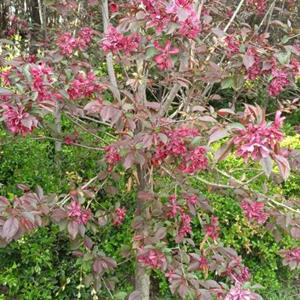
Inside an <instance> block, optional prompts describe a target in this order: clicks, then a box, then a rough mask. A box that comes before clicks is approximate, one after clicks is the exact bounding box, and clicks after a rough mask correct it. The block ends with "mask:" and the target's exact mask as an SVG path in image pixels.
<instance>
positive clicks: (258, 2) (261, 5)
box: [247, 0, 267, 15]
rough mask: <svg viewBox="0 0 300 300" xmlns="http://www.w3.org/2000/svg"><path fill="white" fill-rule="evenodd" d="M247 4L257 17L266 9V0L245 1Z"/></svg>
mask: <svg viewBox="0 0 300 300" xmlns="http://www.w3.org/2000/svg"><path fill="white" fill-rule="evenodd" d="M247 4H248V5H250V6H252V7H254V8H255V9H256V10H257V13H258V14H259V15H260V14H262V13H264V11H265V10H266V8H267V1H266V0H247Z"/></svg>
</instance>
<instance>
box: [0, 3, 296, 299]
mask: <svg viewBox="0 0 300 300" xmlns="http://www.w3.org/2000/svg"><path fill="white" fill-rule="evenodd" d="M78 3H79V4H80V2H76V1H63V3H62V4H59V5H58V7H55V5H54V6H52V9H58V11H59V12H60V13H63V15H64V18H62V21H61V22H60V23H59V24H58V25H57V27H58V28H55V29H56V30H53V29H52V30H50V29H49V32H48V39H50V41H51V42H49V41H48V43H44V44H42V47H41V46H40V51H39V52H38V54H36V55H28V54H24V53H22V55H21V56H18V57H15V58H14V59H12V60H7V66H8V67H9V68H7V71H5V72H2V73H1V78H2V87H1V89H0V97H1V115H2V121H3V124H4V126H5V127H6V128H7V130H8V132H10V133H11V134H12V135H19V136H27V135H33V136H34V135H35V132H36V131H37V130H38V128H47V126H49V121H47V122H46V121H45V120H46V119H47V118H46V115H47V114H52V115H53V116H54V119H55V121H54V123H55V124H54V125H55V126H54V130H53V136H52V137H45V138H51V139H53V140H55V141H56V142H57V143H59V144H60V145H64V146H66V147H85V148H88V149H90V150H91V151H99V152H100V151H101V152H102V153H103V160H102V162H101V163H102V169H101V171H99V173H98V174H95V177H94V178H90V179H88V180H87V182H86V183H85V184H84V185H83V186H81V187H78V188H76V189H74V190H71V191H70V192H69V194H65V195H44V193H43V191H42V188H40V187H39V188H37V190H36V191H31V190H30V189H29V188H28V187H27V186H25V185H22V184H21V183H20V185H19V187H20V189H22V191H23V195H22V196H21V197H16V198H15V199H14V200H13V201H9V200H8V199H6V198H5V197H3V196H2V197H1V198H0V242H1V245H3V246H5V245H7V244H8V243H10V242H12V241H13V240H16V239H18V238H20V237H22V236H23V235H24V234H26V233H28V232H30V231H32V230H34V229H35V228H37V227H40V226H44V225H46V224H48V223H49V222H54V223H57V224H59V226H60V228H61V230H65V231H66V232H67V234H68V235H69V237H70V239H71V240H72V241H73V243H74V242H76V244H77V245H78V248H77V250H76V251H75V254H76V257H77V259H78V260H84V261H85V263H86V264H88V265H89V269H88V270H89V274H88V275H87V277H86V279H85V283H86V284H87V285H88V286H91V287H93V291H94V292H93V293H94V294H93V297H94V298H93V299H98V298H97V297H98V296H97V290H99V289H101V288H103V289H109V290H113V289H114V285H113V281H112V280H111V276H112V274H113V272H114V269H116V268H117V266H118V263H119V262H117V261H115V260H114V259H113V258H111V257H108V256H107V255H106V254H105V253H104V252H103V251H102V250H101V245H96V244H95V243H94V242H93V236H95V235H96V234H97V232H100V231H101V230H102V228H103V227H104V226H109V225H113V226H115V227H116V228H118V227H120V226H122V223H123V221H124V219H125V218H130V219H131V220H132V229H133V236H132V243H131V247H130V251H129V254H128V256H127V257H129V258H130V259H132V260H133V261H134V262H135V283H134V291H133V292H132V293H131V294H130V295H129V299H131V300H133V299H141V300H147V299H150V298H149V297H150V285H151V283H150V274H151V271H152V270H159V271H160V272H161V273H162V274H164V275H165V276H166V278H167V280H168V282H169V286H170V290H171V292H172V294H174V295H177V296H178V297H180V298H181V299H226V300H233V299H261V297H260V296H259V295H258V294H257V293H256V292H255V291H254V290H253V289H252V287H251V285H250V284H249V282H251V274H250V271H249V269H248V268H247V267H246V266H245V265H244V264H243V261H242V258H241V257H240V256H239V255H238V253H237V252H236V251H235V250H234V249H231V248H228V247H224V246H223V244H222V241H221V239H220V232H221V228H220V225H219V221H218V218H217V217H216V216H215V215H214V212H213V210H212V207H211V203H209V201H208V200H207V199H206V198H205V197H204V196H203V194H202V192H203V191H204V190H202V189H212V188H214V189H215V191H217V192H218V191H221V192H224V191H227V190H229V191H233V192H234V193H235V195H236V201H237V202H239V203H240V207H241V209H242V211H243V213H244V215H245V218H246V219H248V221H249V222H250V223H253V224H258V225H260V226H264V227H265V228H266V229H267V230H269V231H270V232H272V233H273V234H274V236H275V237H276V238H278V239H279V238H280V236H281V235H282V234H283V233H286V234H290V235H291V236H292V237H293V238H294V239H299V238H300V228H299V227H300V218H299V214H300V210H299V202H297V201H296V200H293V199H285V198H283V197H282V196H278V195H274V194H271V193H269V192H265V193H262V192H261V191H257V190H255V189H253V188H252V185H251V183H253V182H255V181H257V180H263V181H268V180H271V178H272V177H274V176H277V180H279V181H280V180H287V179H288V177H289V174H290V172H291V171H293V166H292V168H291V167H290V163H289V162H290V161H295V157H294V156H295V153H294V152H293V151H289V150H288V149H282V148H281V147H280V142H281V141H282V140H283V138H284V133H283V131H282V126H283V122H284V119H285V117H284V114H285V113H287V112H289V111H290V110H291V103H293V107H297V105H296V100H294V99H295V96H294V95H295V93H296V91H297V86H296V84H295V78H296V77H297V76H298V75H299V74H300V63H299V55H300V43H299V44H297V41H296V39H295V37H294V36H295V32H296V29H295V28H294V27H293V23H292V22H293V18H292V16H293V14H294V13H297V11H296V9H295V7H296V5H293V1H287V2H286V3H285V6H284V7H282V4H281V2H280V1H267V0H258V1H251V0H246V1H243V0H240V1H230V2H228V1H223V0H220V1H208V0H201V1H192V0H141V1H138V0H130V1H118V2H109V3H108V1H107V0H102V1H100V2H99V3H98V1H87V6H86V7H85V8H84V9H86V10H87V12H88V16H89V18H86V19H83V20H81V19H80V13H78V11H79V12H80V9H82V8H81V7H80V5H79V4H78ZM287 12H289V15H290V16H291V17H290V19H289V20H287V19H286V17H285V16H286V15H287ZM75 13H76V17H75ZM78 15H79V16H78ZM280 17H281V19H280V20H278V19H277V18H280ZM74 19H76V21H75V22H74ZM298 30H299V29H298ZM5 43H7V41H6V40H3V41H2V52H3V53H2V55H4V56H5V55H6V52H5V51H6V50H5V49H6V48H5ZM40 45H41V44H40ZM99 65H101V66H105V70H106V71H105V72H103V71H99ZM228 90H229V91H232V95H231V99H230V101H226V99H225V98H226V96H225V93H224V91H228ZM258 91H260V93H262V94H263V95H264V97H265V99H267V100H266V102H264V103H261V105H260V106H259V105H257V104H256V102H257V101H256V100H257V95H258ZM282 95H284V100H285V102H284V101H283V98H282V97H283V96H282ZM271 101H272V102H273V103H274V102H276V103H277V108H278V110H277V111H276V112H275V113H272V112H270V111H268V103H270V102H271ZM61 115H64V116H66V117H67V118H69V119H70V120H72V121H73V123H74V126H75V127H77V129H76V133H74V135H67V136H66V135H64V133H63V131H62V130H61V119H60V118H61ZM52 128H53V127H52ZM103 128H104V129H103ZM103 130H105V132H106V133H107V136H108V137H109V138H108V139H103V138H102V136H101V135H100V132H103ZM81 131H84V132H85V133H88V134H90V136H91V138H92V139H93V142H91V144H89V145H87V144H81V143H80V132H81ZM108 141H109V143H108ZM58 150H59V147H58ZM229 154H234V155H235V156H236V157H238V158H240V159H241V160H243V162H244V166H245V168H247V167H248V166H251V167H253V169H254V170H256V174H255V176H253V177H251V178H242V179H241V178H237V177H236V175H235V174H232V173H228V172H227V170H223V169H222V168H221V167H219V164H220V162H221V161H222V160H224V159H226V157H227V156H228V155H229ZM293 155H294V156H293ZM293 159H294V160H293ZM275 169H277V170H279V171H278V172H279V173H276V171H274V170H275ZM120 172H123V173H120ZM124 172H125V173H126V174H127V175H128V178H130V182H131V183H130V189H131V191H133V192H134V193H135V195H136V202H135V207H134V210H135V212H134V214H133V215H127V211H128V207H127V208H126V207H120V206H118V205H115V204H113V203H112V205H111V208H110V209H109V210H108V211H103V210H97V211H95V210H94V209H93V207H94V206H93V205H92V203H93V201H94V199H95V197H96V194H97V192H98V191H99V190H100V189H101V188H105V187H106V186H108V185H109V184H110V183H111V182H112V181H114V180H118V179H117V178H119V177H118V176H120V174H124ZM274 172H275V173H274ZM279 177H280V178H279ZM197 186H198V187H200V188H196V187H197ZM201 190H202V192H201ZM116 197H117V194H116ZM194 220H197V222H199V223H200V224H201V229H202V233H201V234H202V241H201V243H200V244H196V243H195V242H194V240H193V221H194ZM281 254H282V257H283V263H284V264H286V265H288V266H289V267H290V268H291V269H295V268H296V267H297V266H299V265H300V248H299V247H298V248H293V249H282V253H281ZM115 288H116V287H115ZM110 293H111V292H110Z"/></svg>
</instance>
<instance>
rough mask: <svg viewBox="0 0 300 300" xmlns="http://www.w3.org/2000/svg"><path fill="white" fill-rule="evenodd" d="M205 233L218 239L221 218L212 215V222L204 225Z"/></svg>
mask: <svg viewBox="0 0 300 300" xmlns="http://www.w3.org/2000/svg"><path fill="white" fill-rule="evenodd" d="M204 231H205V234H206V235H207V236H208V237H210V238H212V239H213V240H216V239H217V238H218V237H219V232H220V227H219V220H218V218H217V217H215V216H213V217H211V220H210V224H209V225H206V226H205V227H204Z"/></svg>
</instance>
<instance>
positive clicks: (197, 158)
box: [179, 146, 208, 174]
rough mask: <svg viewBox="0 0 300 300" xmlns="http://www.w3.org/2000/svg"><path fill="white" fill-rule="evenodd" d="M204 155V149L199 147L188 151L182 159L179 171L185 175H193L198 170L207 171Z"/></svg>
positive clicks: (205, 151)
mask: <svg viewBox="0 0 300 300" xmlns="http://www.w3.org/2000/svg"><path fill="white" fill-rule="evenodd" d="M206 153H207V150H206V148H205V147H201V146H199V147H197V148H195V149H193V150H191V151H189V152H188V153H187V154H186V155H185V156H184V157H183V159H182V162H181V164H180V165H179V169H180V170H181V171H182V172H184V173H187V174H195V173H196V172H198V171H200V170H205V169H207V166H208V159H207V157H206Z"/></svg>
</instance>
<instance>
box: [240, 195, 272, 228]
mask: <svg viewBox="0 0 300 300" xmlns="http://www.w3.org/2000/svg"><path fill="white" fill-rule="evenodd" d="M264 206H265V204H264V203H263V202H251V201H249V200H248V199H245V200H243V201H242V203H241V208H242V209H243V211H244V214H245V215H246V217H247V219H249V220H250V221H253V220H254V221H256V222H257V223H259V224H263V223H265V222H266V220H267V219H268V214H266V213H265V212H264Z"/></svg>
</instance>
